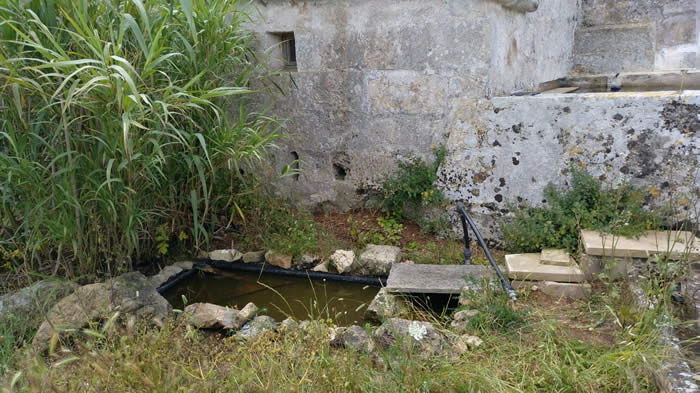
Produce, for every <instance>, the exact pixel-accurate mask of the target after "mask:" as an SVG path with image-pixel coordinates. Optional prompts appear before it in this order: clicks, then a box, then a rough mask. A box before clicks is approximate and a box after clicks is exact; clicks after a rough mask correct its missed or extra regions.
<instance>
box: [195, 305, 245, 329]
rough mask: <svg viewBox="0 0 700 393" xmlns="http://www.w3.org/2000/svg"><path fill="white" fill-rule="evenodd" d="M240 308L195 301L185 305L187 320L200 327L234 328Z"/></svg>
mask: <svg viewBox="0 0 700 393" xmlns="http://www.w3.org/2000/svg"><path fill="white" fill-rule="evenodd" d="M236 314H238V310H234V309H230V308H227V307H223V306H219V305H216V304H211V303H194V304H190V305H188V306H187V307H185V318H187V322H188V323H190V324H192V325H193V326H194V327H196V328H198V329H233V319H234V316H235V315H236Z"/></svg>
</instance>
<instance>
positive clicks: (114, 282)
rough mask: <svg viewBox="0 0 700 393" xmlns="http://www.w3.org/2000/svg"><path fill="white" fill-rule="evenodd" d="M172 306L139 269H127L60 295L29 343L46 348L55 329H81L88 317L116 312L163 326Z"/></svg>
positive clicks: (39, 347)
mask: <svg viewBox="0 0 700 393" xmlns="http://www.w3.org/2000/svg"><path fill="white" fill-rule="evenodd" d="M170 310H171V307H170V304H169V303H168V301H167V300H165V298H163V297H162V296H161V295H160V294H159V293H158V291H157V290H156V288H155V287H154V286H153V285H152V284H151V282H150V280H149V279H148V278H146V277H145V276H144V275H143V274H141V273H139V272H132V273H126V274H123V275H121V276H119V277H116V278H113V279H111V280H108V281H106V282H103V283H96V284H89V285H85V286H82V287H80V288H77V289H76V290H75V292H73V293H72V294H71V295H68V296H66V297H64V298H63V299H61V300H60V301H59V302H58V303H56V305H55V306H53V308H52V309H51V311H49V313H48V315H47V318H46V320H45V321H44V322H43V323H42V324H41V326H40V327H39V330H38V331H37V333H36V335H35V336H34V340H33V342H32V345H33V346H34V347H35V348H36V349H38V350H45V349H46V348H47V343H48V340H49V339H50V338H51V336H53V334H54V333H56V332H61V331H64V330H66V329H80V328H82V327H85V326H87V325H88V324H89V323H90V321H93V320H99V319H106V318H109V317H111V316H113V315H114V314H115V313H116V312H119V313H121V315H122V316H124V315H131V316H134V317H136V318H140V319H143V320H146V321H149V322H151V323H154V324H156V325H158V326H162V325H163V324H164V322H165V319H166V318H167V317H168V314H169V312H170Z"/></svg>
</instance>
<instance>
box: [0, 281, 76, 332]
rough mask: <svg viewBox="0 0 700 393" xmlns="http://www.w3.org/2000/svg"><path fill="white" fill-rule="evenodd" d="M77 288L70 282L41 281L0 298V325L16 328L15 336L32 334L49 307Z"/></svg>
mask: <svg viewBox="0 0 700 393" xmlns="http://www.w3.org/2000/svg"><path fill="white" fill-rule="evenodd" d="M77 287H78V285H76V284H74V283H72V282H70V281H58V280H41V281H37V282H35V283H34V284H32V285H30V286H28V287H25V288H22V289H20V290H19V291H17V292H15V293H12V294H7V295H3V296H0V324H7V325H8V326H11V327H13V328H14V327H16V331H14V332H13V333H16V334H21V333H23V332H29V331H31V332H32V333H33V332H34V330H36V329H37V328H38V327H39V325H40V324H41V322H42V318H43V316H44V315H46V314H47V313H48V312H49V310H50V309H51V307H53V306H54V305H55V304H56V303H57V302H58V301H59V300H60V299H62V298H63V297H65V296H67V295H69V294H70V293H71V292H73V291H74V290H75V289H76V288H77ZM13 330H14V329H13Z"/></svg>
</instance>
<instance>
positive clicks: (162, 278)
mask: <svg viewBox="0 0 700 393" xmlns="http://www.w3.org/2000/svg"><path fill="white" fill-rule="evenodd" d="M180 272H182V268H180V267H177V266H174V265H170V266H166V267H164V268H163V269H162V270H161V271H160V272H159V273H158V274H156V275H155V276H151V277H149V280H151V285H153V286H154V287H156V288H158V287H160V286H161V285H163V284H165V283H166V282H168V280H170V279H171V278H173V277H175V276H176V275H178V274H179V273H180Z"/></svg>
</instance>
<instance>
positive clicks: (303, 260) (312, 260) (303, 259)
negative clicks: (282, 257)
mask: <svg viewBox="0 0 700 393" xmlns="http://www.w3.org/2000/svg"><path fill="white" fill-rule="evenodd" d="M320 260H321V258H319V257H318V256H316V255H313V254H303V255H299V256H297V257H294V258H293V259H292V265H293V266H294V268H295V269H297V270H306V269H311V268H313V267H315V266H316V265H318V263H319V261H320Z"/></svg>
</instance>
